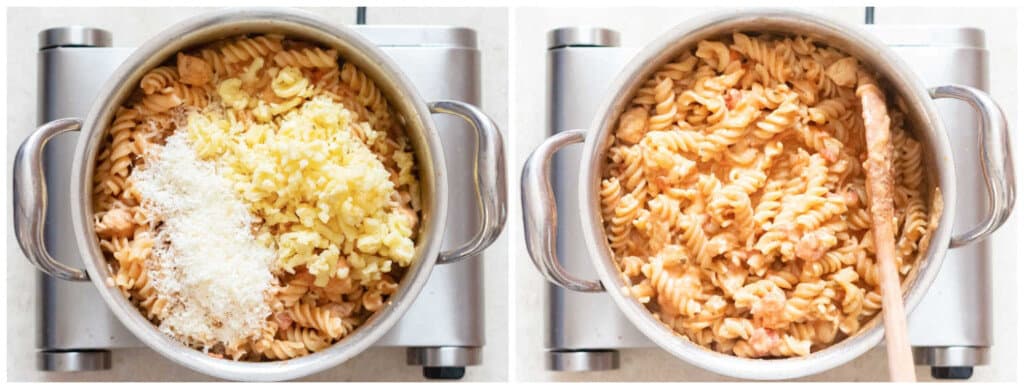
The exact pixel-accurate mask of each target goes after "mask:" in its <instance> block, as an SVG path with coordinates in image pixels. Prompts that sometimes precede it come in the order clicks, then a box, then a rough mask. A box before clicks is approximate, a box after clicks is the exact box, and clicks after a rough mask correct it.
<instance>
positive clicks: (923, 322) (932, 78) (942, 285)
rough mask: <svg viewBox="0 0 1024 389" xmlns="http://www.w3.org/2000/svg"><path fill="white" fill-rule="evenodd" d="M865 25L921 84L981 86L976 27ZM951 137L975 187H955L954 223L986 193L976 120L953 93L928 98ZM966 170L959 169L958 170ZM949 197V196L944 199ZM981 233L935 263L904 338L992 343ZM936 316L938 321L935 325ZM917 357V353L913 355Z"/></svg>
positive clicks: (961, 224) (977, 212)
mask: <svg viewBox="0 0 1024 389" xmlns="http://www.w3.org/2000/svg"><path fill="white" fill-rule="evenodd" d="M869 31H871V32H872V33H873V34H875V35H876V36H878V37H879V38H881V39H882V40H883V41H884V42H885V43H886V44H890V45H892V44H898V45H897V46H895V47H893V49H894V51H896V53H897V54H899V56H900V57H902V58H903V59H904V60H905V61H907V62H908V63H910V64H911V65H912V66H913V67H914V69H915V71H916V72H917V74H918V76H919V77H921V78H922V79H923V80H924V81H925V83H926V84H930V85H940V84H961V85H969V86H972V87H975V88H979V89H982V90H987V89H988V87H989V76H988V74H989V73H988V69H989V65H988V58H989V56H988V51H987V50H986V49H985V44H984V41H983V40H982V41H981V42H978V37H979V36H981V37H982V38H983V37H984V34H983V33H982V32H980V31H978V30H977V29H973V28H964V27H952V26H928V27H906V26H872V27H871V28H870V29H869ZM935 104H936V106H938V108H939V111H940V112H941V114H942V120H943V122H944V123H945V125H946V131H947V135H948V136H949V139H950V143H951V144H952V145H953V159H954V161H955V165H956V169H957V174H956V182H957V187H960V188H978V190H964V191H960V192H959V193H958V194H957V198H956V199H955V200H956V201H955V205H948V206H954V207H955V208H956V209H955V212H956V220H954V222H953V230H954V231H966V230H967V229H969V228H970V227H971V226H974V225H977V224H979V223H980V222H981V221H982V220H983V218H984V216H985V211H986V209H989V208H990V206H991V205H990V204H989V203H988V197H987V196H986V195H985V192H984V191H981V190H980V189H981V188H983V187H985V182H984V177H983V176H982V175H981V174H977V172H980V171H981V159H980V158H979V155H980V154H981V151H980V150H979V142H978V137H979V134H978V129H977V126H978V124H977V123H978V122H977V119H976V114H975V113H974V111H973V110H972V109H971V107H970V106H968V105H967V104H964V103H962V102H959V101H955V100H938V101H936V103H935ZM964 172H966V173H964ZM947 204H950V203H947ZM990 246H991V245H990V241H989V240H988V239H983V240H981V241H978V242H975V243H972V244H970V245H967V246H962V247H959V248H956V249H952V250H949V251H948V252H947V253H946V259H945V260H943V263H942V270H941V271H940V272H939V275H938V276H937V277H936V278H935V282H933V283H932V287H931V288H929V290H928V293H927V294H926V295H925V297H924V298H923V299H922V300H921V303H920V304H918V306H917V308H916V309H915V310H914V312H913V313H911V315H910V318H909V319H908V322H907V326H908V333H909V335H910V343H911V345H912V346H914V347H915V348H919V347H945V346H953V347H959V346H967V347H977V348H979V349H985V350H987V349H988V347H989V346H991V345H992V341H993V334H992V267H991V263H992V255H993V253H992V250H991V247H990ZM936 323H941V325H937V324H936ZM918 362H919V363H920V361H918Z"/></svg>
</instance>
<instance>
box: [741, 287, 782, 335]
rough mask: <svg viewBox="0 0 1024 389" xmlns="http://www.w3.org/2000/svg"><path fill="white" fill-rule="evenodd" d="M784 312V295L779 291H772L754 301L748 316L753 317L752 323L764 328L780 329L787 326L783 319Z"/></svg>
mask: <svg viewBox="0 0 1024 389" xmlns="http://www.w3.org/2000/svg"><path fill="white" fill-rule="evenodd" d="M785 310H786V294H785V293H783V292H782V290H779V289H772V291H771V292H768V294H766V295H764V296H763V297H761V298H760V299H758V300H756V301H754V304H753V305H752V306H751V307H750V314H751V315H753V316H754V322H755V323H759V324H760V325H761V326H762V327H766V328H780V327H783V326H785V325H786V324H788V323H787V322H786V320H785V319H784V318H783V313H784V312H785Z"/></svg>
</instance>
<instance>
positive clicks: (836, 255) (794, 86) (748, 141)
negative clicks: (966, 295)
mask: <svg viewBox="0 0 1024 389" xmlns="http://www.w3.org/2000/svg"><path fill="white" fill-rule="evenodd" d="M870 79H872V75H871V73H870V72H869V71H868V70H867V69H865V68H864V67H863V65H862V64H861V63H860V62H859V61H858V60H857V59H856V58H853V57H850V56H848V55H846V54H845V53H843V52H841V51H839V50H837V49H835V48H832V47H829V46H826V45H822V44H820V43H816V42H814V41H813V40H812V39H811V38H808V37H800V36H780V35H767V34H764V35H755V34H746V33H741V32H737V33H734V34H732V35H731V36H729V37H726V38H722V39H719V40H705V41H702V42H699V43H698V44H697V45H696V47H695V48H692V49H690V50H689V51H686V52H684V53H682V54H681V55H679V56H676V57H675V59H674V60H672V61H670V62H669V63H667V64H664V65H661V66H659V67H658V68H657V69H656V70H655V71H654V72H653V74H652V75H651V76H650V77H649V78H648V79H647V80H645V81H644V82H643V84H642V85H641V87H640V88H639V89H638V90H637V92H636V94H635V95H634V96H633V97H632V99H631V100H630V105H629V106H627V107H625V108H624V110H623V112H622V113H621V115H620V116H619V120H618V123H617V125H618V127H617V128H616V130H615V131H614V132H613V133H612V135H611V136H610V138H611V139H610V142H609V143H610V145H609V146H608V147H609V148H608V150H607V154H606V155H607V158H606V160H605V165H604V169H603V171H602V177H601V178H602V180H601V184H600V191H599V195H600V200H599V201H600V206H601V214H602V217H603V220H604V227H605V233H606V237H607V243H608V246H609V247H610V249H611V251H612V252H613V254H614V258H615V263H616V265H617V266H618V268H619V270H620V272H621V273H622V279H623V280H624V281H625V282H626V283H627V287H626V288H625V291H627V292H628V293H630V294H631V295H632V297H633V298H635V299H637V300H638V301H639V302H640V303H642V304H644V305H645V306H647V307H648V308H649V309H650V310H651V312H652V313H653V314H654V315H655V316H656V317H657V318H658V319H660V320H661V321H663V322H664V323H665V324H666V325H668V326H669V327H671V328H673V329H674V330H675V331H676V332H677V333H679V334H680V335H681V336H684V337H686V338H687V339H689V340H690V341H692V342H693V343H696V344H698V345H701V346H703V347H706V348H708V349H711V350H715V351H718V352H722V353H726V354H732V355H736V356H740V357H747V358H786V357H795V356H803V355H808V354H810V353H811V352H814V351H817V350H820V349H822V348H825V347H828V346H829V345H831V344H833V343H834V342H837V341H840V340H842V339H844V338H846V337H849V336H853V335H855V334H857V333H858V332H859V331H861V330H862V327H863V326H864V324H865V323H866V322H867V321H868V320H870V319H871V318H873V317H874V316H875V315H876V314H877V313H878V312H879V310H880V309H881V295H880V292H879V290H878V274H877V272H878V269H877V263H876V261H875V258H874V243H873V239H872V237H871V221H870V215H869V214H868V208H867V201H868V199H867V198H866V193H865V189H864V173H863V169H862V168H861V163H862V162H863V161H862V160H861V159H860V158H861V157H862V155H863V154H864V150H865V146H864V141H863V137H864V128H863V123H862V120H861V119H860V105H859V104H860V103H859V101H858V99H856V96H855V89H856V87H857V86H858V85H859V84H860V83H862V82H867V80H870ZM872 82H873V81H872ZM896 100H897V99H891V100H890V101H896ZM902 106H903V105H901V104H900V103H899V102H896V103H894V104H893V106H892V107H890V108H889V113H890V116H892V118H893V120H892V122H893V126H892V128H891V131H892V132H893V143H894V148H895V150H894V151H895V152H894V170H895V171H894V176H895V177H896V182H895V188H894V190H895V192H896V196H895V197H896V202H897V205H898V206H899V207H901V209H900V210H899V212H897V219H898V220H896V221H895V222H896V223H897V224H896V225H897V226H898V228H897V231H898V236H897V237H896V238H897V252H898V257H899V258H898V259H897V260H898V262H899V263H898V265H899V269H900V272H901V274H902V275H903V276H904V277H907V276H909V275H910V274H912V272H913V269H914V267H915V266H916V265H917V264H918V263H920V261H921V257H922V256H923V255H924V253H925V252H926V251H927V248H928V247H927V245H928V241H929V239H930V235H931V233H932V231H933V230H934V228H935V226H936V224H937V215H939V213H940V212H941V194H939V193H938V190H937V189H936V190H935V192H934V193H926V192H927V189H926V188H927V185H928V184H929V182H928V177H927V175H926V174H925V172H924V170H923V169H922V164H923V155H922V151H923V150H922V147H921V144H920V143H919V142H918V141H917V140H915V139H914V138H913V137H912V136H911V134H912V131H911V129H910V128H908V127H907V126H908V121H907V120H906V117H905V116H906V115H905V113H904V112H903V111H902V110H901V108H900V107H902Z"/></svg>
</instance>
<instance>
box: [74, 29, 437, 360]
mask: <svg viewBox="0 0 1024 389" xmlns="http://www.w3.org/2000/svg"><path fill="white" fill-rule="evenodd" d="M402 123H404V121H403V120H402V119H401V118H399V117H397V116H395V113H394V112H393V111H392V110H391V108H390V105H389V104H388V101H387V99H386V98H385V96H384V94H383V93H382V92H381V90H380V89H378V88H377V86H376V85H375V84H374V82H373V80H372V79H370V78H369V77H367V76H366V75H365V74H364V73H363V72H362V71H360V70H359V69H358V68H357V67H356V66H354V65H353V64H351V63H347V62H343V61H342V60H341V59H339V58H338V54H337V52H336V51H335V50H333V49H327V48H321V47H318V46H316V45H314V44H310V43H308V42H302V41H296V40H291V39H288V38H286V37H283V36H279V35H253V36H239V37H233V38H228V39H225V40H222V41H218V42H214V43H211V44H208V45H205V46H203V47H199V48H194V49H190V50H186V51H183V52H181V53H178V54H177V56H176V57H174V58H172V59H171V60H169V61H168V62H166V63H164V64H162V65H161V66H158V67H156V68H154V69H152V70H150V71H149V72H148V73H146V74H145V75H144V76H143V77H142V79H141V81H140V82H139V85H138V89H137V91H136V92H135V93H134V94H133V95H132V96H131V97H130V98H129V99H128V100H127V101H126V102H124V104H123V106H122V107H120V108H119V109H118V110H117V112H116V113H115V115H114V119H113V120H112V122H111V124H110V126H109V130H108V135H107V136H106V138H105V139H104V142H103V144H102V146H101V150H100V152H99V154H98V157H97V160H96V165H95V166H96V169H95V174H94V177H93V188H94V189H93V208H94V211H95V214H94V226H95V230H96V234H97V237H98V239H99V245H100V247H101V249H102V251H103V252H104V254H105V255H106V257H107V262H108V266H109V268H110V271H111V275H112V276H111V278H110V280H109V282H110V283H111V284H112V285H114V286H115V287H117V288H118V289H119V290H121V292H122V293H123V294H124V296H125V297H126V298H128V299H129V300H130V301H132V302H133V303H134V304H135V305H137V306H138V308H139V310H140V311H141V312H142V314H143V315H144V316H145V317H147V318H148V319H150V320H151V321H152V322H153V323H154V324H155V325H157V326H160V327H161V330H163V331H164V332H165V333H167V334H169V335H170V336H172V337H175V338H176V339H178V340H179V341H182V342H184V343H185V344H187V345H189V346H191V347H194V348H197V349H200V350H203V351H204V352H207V353H208V354H210V355H211V356H214V357H218V358H231V359H235V360H244V361H262V360H282V359H289V358H296V357H300V356H303V355H307V354H309V353H313V352H317V351H321V350H323V349H325V348H327V347H329V346H330V345H331V344H333V343H335V342H337V341H339V340H340V339H343V338H344V337H345V336H347V335H348V334H350V333H351V332H352V331H354V330H355V329H356V328H357V327H358V326H359V325H361V324H362V323H364V322H365V321H366V320H367V319H368V318H369V317H370V316H371V315H372V314H373V313H374V312H377V311H380V310H381V309H383V308H384V307H385V306H386V305H387V303H388V297H389V296H391V295H393V294H394V293H396V291H397V289H398V280H401V279H402V275H403V273H404V269H406V268H407V267H408V266H410V265H411V264H412V262H413V260H414V245H415V239H416V230H417V227H418V221H419V217H420V198H419V196H420V195H419V186H418V185H419V184H418V179H417V172H416V166H415V159H414V157H413V154H412V145H411V144H410V142H409V139H408V138H407V136H406V134H405V128H404V126H403V124H402ZM172 151H173V152H174V154H173V155H171V154H167V153H171V152H172ZM165 154H166V157H167V158H161V156H165ZM172 159H173V161H172ZM182 161H185V162H182ZM185 163H190V165H189V164H185ZM181 167H190V169H181ZM196 169H198V170H203V171H205V172H207V173H208V174H207V176H202V175H195V174H193V173H192V172H190V171H185V172H182V171H180V170H196ZM204 169H205V170H204ZM175 170H179V171H178V172H175ZM179 173H180V174H179ZM168 175H170V176H168ZM211 175H213V176H215V177H216V178H215V177H213V176H211ZM199 178H201V179H202V181H201V182H192V181H189V180H195V179H199ZM218 180H219V181H218ZM221 181H223V182H225V183H227V184H225V185H222V186H217V185H212V184H211V183H216V182H221ZM175 183H179V184H181V185H183V186H184V188H179V189H178V192H175V188H174V186H175V185H174V184H175ZM157 184H162V186H161V185H157ZM218 188H226V189H225V191H224V192H217V190H218ZM183 190H187V191H188V192H192V193H195V192H210V193H212V194H210V193H207V194H205V196H206V197H203V198H198V197H196V198H192V197H188V196H187V195H189V194H188V193H184V194H183V193H179V192H181V191H183ZM172 195H178V197H175V196H172ZM195 195H196V196H199V195H203V194H202V193H199V194H195ZM218 196H219V197H218ZM209 198H221V199H228V200H231V199H233V200H232V201H237V202H238V204H241V205H243V207H242V208H240V209H241V211H239V212H240V213H242V214H244V215H241V217H239V215H238V213H239V212H235V211H232V210H228V209H227V208H225V207H227V205H225V204H224V203H222V202H219V201H218V202H213V203H212V204H211V202H210V201H205V202H204V201H200V200H207V199H209ZM211 208H214V209H217V208H219V209H220V210H219V212H220V213H216V214H214V213H210V212H209V209H211ZM204 212H205V213H204ZM182 215H186V216H187V215H191V219H179V218H183V217H185V216H182ZM209 215H219V216H220V217H221V218H222V219H223V220H217V222H219V224H217V226H218V228H217V230H218V231H211V236H212V235H218V233H221V234H220V235H224V234H227V235H230V236H228V238H231V240H229V242H228V243H235V244H234V245H228V247H235V248H237V249H238V250H239V251H240V252H239V253H225V252H223V251H221V252H218V251H216V250H217V248H212V249H210V250H211V251H206V250H207V249H208V248H207V247H204V246H210V245H213V243H212V242H209V239H207V242H209V244H206V245H204V244H202V242H203V240H202V239H204V238H209V237H206V236H203V234H201V233H200V234H197V233H196V231H201V230H202V227H203V226H202V225H199V226H196V225H192V226H181V225H182V224H194V223H202V220H204V219H203V218H202V217H201V216H209ZM233 223H235V224H233ZM236 223H242V224H241V225H238V224H236ZM232 228H240V230H239V231H234V232H232ZM171 229H174V230H171ZM222 230H223V231H222ZM224 231H227V232H224ZM221 238H223V236H221ZM179 239H188V240H189V241H188V243H189V244H192V245H193V246H187V245H184V244H177V243H180V242H176V240H179ZM218 243H222V242H220V241H218ZM185 247H188V248H190V249H189V250H190V251H192V252H188V253H186V252H180V250H183V248H185ZM176 250H179V251H176ZM200 250H201V251H202V252H201V253H200V252H197V251H200ZM221 250H223V248H221ZM175 253H177V254H178V255H179V256H182V257H189V258H202V259H203V261H201V262H204V263H214V264H215V263H217V262H221V261H227V260H228V259H225V258H220V257H218V254H224V255H226V256H231V257H239V256H242V257H253V256H255V257H260V258H247V260H249V261H250V262H248V266H249V267H250V269H240V268H238V267H236V269H238V270H239V273H247V274H248V273H251V274H256V275H258V274H260V272H269V276H268V277H269V280H270V281H269V282H266V281H261V282H258V284H259V285H247V286H248V287H249V289H245V290H246V291H248V292H247V295H248V297H246V299H247V300H246V303H247V304H248V306H250V308H249V309H247V310H244V311H242V313H252V312H257V316H256V318H257V319H258V321H257V322H256V326H255V327H252V326H249V327H245V326H241V325H239V327H240V328H241V327H245V329H244V331H242V330H240V331H237V332H236V333H232V334H240V335H239V336H236V337H231V336H227V335H223V334H222V333H223V332H224V331H223V329H218V330H215V331H198V332H196V331H193V332H191V333H188V335H183V333H184V332H185V331H184V330H183V327H188V328H189V329H192V330H196V329H197V328H198V329H200V330H202V329H203V328H206V327H202V328H200V327H194V326H193V324H191V323H185V322H183V321H182V320H183V319H184V318H189V317H191V316H178V315H180V314H181V312H182V311H183V310H187V309H190V308H189V307H188V306H189V305H190V304H192V303H193V302H194V301H193V300H194V299H193V300H189V296H190V295H191V294H193V292H194V290H191V289H188V288H190V287H192V286H194V285H198V284H195V282H196V280H205V281H203V282H205V283H206V284H209V283H218V282H221V283H226V284H225V285H227V286H231V284H230V283H232V282H236V283H237V282H241V281H251V280H259V277H256V278H243V277H242V276H241V275H239V274H221V273H215V274H191V275H190V274H178V273H181V272H184V271H185V270H187V269H192V268H193V267H189V266H192V265H189V263H185V262H181V261H180V260H178V262H175V260H176V258H175V255H174V254H175ZM253 253H255V254H261V255H262V254H265V256H266V257H267V260H266V261H263V260H262V259H261V258H262V256H261V255H255V254H253ZM233 260H234V261H235V262H231V263H233V264H238V263H242V262H238V261H239V260H238V259H237V258H236V259H233ZM243 260H246V259H243ZM251 261H256V262H255V263H253V262H251ZM193 262H194V261H193ZM232 266H235V265H232ZM253 266H255V267H254V268H253ZM211 269H213V270H218V269H223V267H216V266H210V267H204V268H203V270H204V271H205V270H211ZM174 274H177V275H174ZM174 277H177V278H176V279H171V278H174ZM225 280H226V281H225ZM179 283H180V284H179ZM183 288H184V289H183ZM222 289H223V288H222ZM222 292H223V290H222ZM221 294H224V293H221ZM228 294H230V293H228ZM218 304H219V305H218ZM218 304H211V306H222V305H223V304H224V302H220V303H218ZM235 305H242V304H235ZM251 306H257V307H256V308H252V307H251ZM232 312H234V311H232ZM267 312H269V314H268V313H267ZM216 314H217V312H213V313H210V312H206V313H205V316H202V315H201V316H200V317H199V319H197V321H203V320H205V319H209V316H211V315H214V316H215V315H216ZM226 314H230V312H228V313H226ZM214 319H217V318H214ZM223 319H224V320H225V321H224V322H219V321H217V320H213V321H212V322H211V323H213V326H215V327H218V328H219V327H228V324H239V323H238V322H232V321H231V320H235V319H237V318H223ZM169 323H176V324H169ZM242 324H250V323H248V322H246V323H242ZM211 332H212V333H211ZM222 335H223V336H222Z"/></svg>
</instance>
